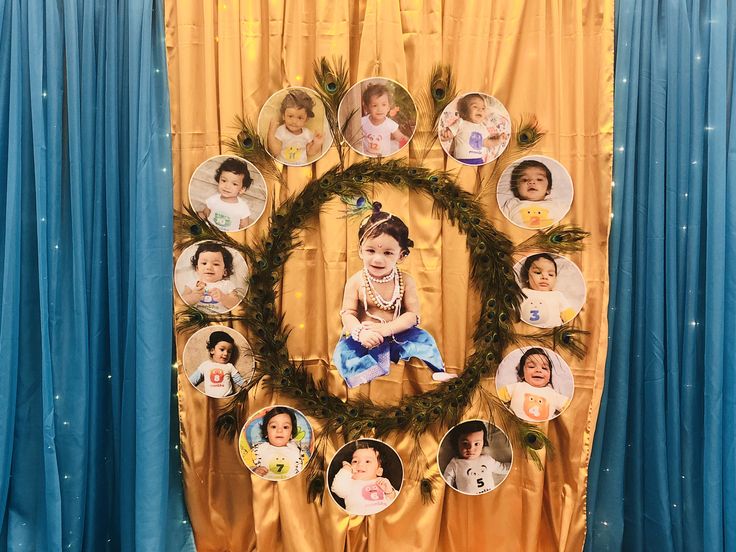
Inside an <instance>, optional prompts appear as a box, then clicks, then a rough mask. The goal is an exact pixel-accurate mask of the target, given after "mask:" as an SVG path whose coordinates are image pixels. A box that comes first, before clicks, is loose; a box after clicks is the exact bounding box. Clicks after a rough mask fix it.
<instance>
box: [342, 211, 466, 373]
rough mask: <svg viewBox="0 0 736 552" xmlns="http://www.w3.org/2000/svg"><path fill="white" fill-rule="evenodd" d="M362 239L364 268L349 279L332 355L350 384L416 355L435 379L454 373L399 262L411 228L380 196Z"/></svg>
mask: <svg viewBox="0 0 736 552" xmlns="http://www.w3.org/2000/svg"><path fill="white" fill-rule="evenodd" d="M358 243H359V250H358V254H359V256H360V258H361V260H362V261H363V269H362V270H361V271H360V272H357V273H356V274H353V275H352V276H351V277H350V278H349V279H348V281H347V283H346V284H345V294H344V296H343V302H342V310H341V311H340V316H341V318H342V325H343V334H342V336H341V338H340V341H338V343H337V347H336V348H335V354H334V358H333V362H334V364H335V366H336V367H337V369H338V371H339V372H340V375H341V376H342V377H343V379H344V380H345V383H346V384H347V386H348V387H355V386H357V385H360V384H362V383H368V382H369V381H371V380H373V379H375V378H377V377H380V376H385V375H386V374H388V373H389V371H390V367H391V362H398V361H399V360H409V359H410V358H412V357H414V358H418V359H420V360H423V361H424V362H425V363H426V364H427V366H429V368H431V369H432V371H433V374H432V379H434V380H435V381H445V380H448V379H451V378H454V377H456V376H455V374H448V373H447V372H445V365H444V363H443V362H442V356H441V355H440V352H439V350H438V349H437V344H436V342H435V340H434V338H433V337H432V336H431V335H430V334H429V333H428V332H426V331H425V330H422V329H420V328H419V323H420V317H419V297H418V295H417V287H416V283H415V282H414V279H413V278H412V277H411V276H410V275H408V274H405V273H403V272H401V270H399V267H398V266H397V264H398V263H399V262H400V261H401V260H403V259H404V258H405V257H406V256H407V255H408V254H409V250H410V248H411V247H413V246H414V242H413V241H412V240H411V239H409V228H408V227H407V226H406V224H404V222H403V221H402V220H401V219H400V218H399V217H397V216H395V215H392V214H391V213H388V212H386V211H381V204H380V203H378V202H376V203H374V204H373V212H372V214H371V215H369V216H368V217H366V218H365V219H364V220H363V221H362V222H361V224H360V228H359V229H358Z"/></svg>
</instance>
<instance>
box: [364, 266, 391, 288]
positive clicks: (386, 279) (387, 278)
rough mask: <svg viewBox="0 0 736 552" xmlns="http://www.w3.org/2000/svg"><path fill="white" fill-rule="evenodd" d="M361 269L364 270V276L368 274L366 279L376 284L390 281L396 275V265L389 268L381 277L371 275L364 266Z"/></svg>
mask: <svg viewBox="0 0 736 552" xmlns="http://www.w3.org/2000/svg"><path fill="white" fill-rule="evenodd" d="M363 270H365V274H366V276H368V279H369V280H370V281H371V282H376V283H377V284H385V283H386V282H390V281H391V280H393V279H394V278H395V277H396V266H394V267H393V268H392V269H391V272H389V273H388V274H386V275H385V276H383V277H381V278H376V277H375V276H372V275H371V273H370V272H368V269H367V268H364V269H363Z"/></svg>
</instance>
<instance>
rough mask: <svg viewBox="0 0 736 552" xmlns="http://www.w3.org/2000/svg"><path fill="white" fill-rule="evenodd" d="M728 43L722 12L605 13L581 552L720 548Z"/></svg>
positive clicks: (727, 469) (730, 127)
mask: <svg viewBox="0 0 736 552" xmlns="http://www.w3.org/2000/svg"><path fill="white" fill-rule="evenodd" d="M735 38H736V4H735V3H734V2H727V1H726V0H712V1H708V0H701V1H698V0H690V1H685V0H669V1H665V0H620V1H618V2H617V3H616V87H615V116H614V118H615V129H614V148H615V150H614V189H613V200H614V201H613V205H614V207H613V214H614V218H613V221H612V229H611V240H610V271H611V274H610V276H611V302H610V310H609V323H610V340H609V353H608V364H607V373H606V388H605V391H604V398H603V404H602V408H601V414H600V418H599V422H598V428H597V432H596V436H595V441H594V453H593V458H592V461H591V465H590V472H589V475H590V477H589V495H588V512H589V516H588V539H587V545H586V549H587V550H590V551H596V552H597V551H601V550H627V551H629V550H631V551H637V550H646V551H648V550H657V551H668V550H678V551H679V550H687V551H690V550H706V551H709V552H711V551H714V552H715V551H722V550H723V551H725V550H736V447H735V445H734V442H735V441H736V428H735V427H734V426H735V423H736V327H735V326H736V294H735V290H736V230H735V228H736V226H735V225H734V216H736V106H735V105H734V98H736V95H735V90H736V89H735V88H734V83H735V81H736V76H735V74H734V60H735V57H736V56H735V47H736V46H735V44H734V39H735Z"/></svg>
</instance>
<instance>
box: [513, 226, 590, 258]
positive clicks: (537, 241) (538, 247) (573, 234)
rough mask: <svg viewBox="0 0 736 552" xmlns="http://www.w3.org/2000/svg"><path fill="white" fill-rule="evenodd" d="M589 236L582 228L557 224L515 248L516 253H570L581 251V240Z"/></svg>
mask: <svg viewBox="0 0 736 552" xmlns="http://www.w3.org/2000/svg"><path fill="white" fill-rule="evenodd" d="M588 236H590V232H586V231H585V230H583V229H582V228H579V227H577V226H572V225H566V224H558V225H556V226H552V227H550V228H547V229H546V230H540V231H539V232H537V233H536V234H534V235H533V236H532V237H530V238H529V239H527V240H524V241H523V242H521V243H520V244H518V245H517V246H516V247H514V251H515V252H516V253H522V252H527V251H547V252H549V253H570V252H572V251H581V250H582V249H583V240H584V239H585V238H587V237H588Z"/></svg>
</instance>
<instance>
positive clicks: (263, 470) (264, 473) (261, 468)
mask: <svg viewBox="0 0 736 552" xmlns="http://www.w3.org/2000/svg"><path fill="white" fill-rule="evenodd" d="M253 471H254V472H255V474H256V475H260V476H261V477H266V476H267V475H268V468H267V467H266V466H258V467H257V468H256V469H254V470H253Z"/></svg>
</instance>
